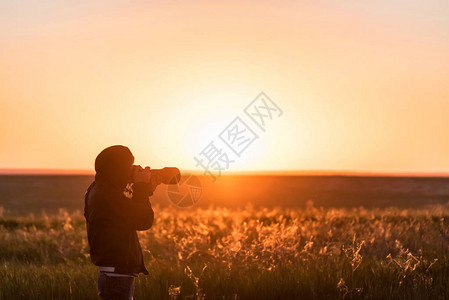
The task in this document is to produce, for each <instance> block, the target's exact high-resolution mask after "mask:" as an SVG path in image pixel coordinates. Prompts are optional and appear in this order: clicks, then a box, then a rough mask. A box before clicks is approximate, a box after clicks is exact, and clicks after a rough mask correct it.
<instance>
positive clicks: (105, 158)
mask: <svg viewBox="0 0 449 300" xmlns="http://www.w3.org/2000/svg"><path fill="white" fill-rule="evenodd" d="M133 163H134V156H133V154H132V153H131V150H129V148H128V147H125V146H121V145H115V146H111V147H108V148H106V149H104V150H103V151H101V152H100V154H98V156H97V158H96V159H95V172H96V174H95V181H96V182H99V183H100V182H101V183H106V184H111V185H112V186H114V187H115V188H117V189H120V190H123V189H124V188H125V187H126V185H127V184H128V182H129V180H130V175H131V166H132V165H133Z"/></svg>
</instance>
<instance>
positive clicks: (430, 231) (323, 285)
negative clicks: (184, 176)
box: [0, 205, 449, 299]
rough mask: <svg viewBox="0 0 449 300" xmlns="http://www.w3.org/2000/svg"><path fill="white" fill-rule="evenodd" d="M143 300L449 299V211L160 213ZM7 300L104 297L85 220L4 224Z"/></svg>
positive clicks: (68, 217)
mask: <svg viewBox="0 0 449 300" xmlns="http://www.w3.org/2000/svg"><path fill="white" fill-rule="evenodd" d="M155 214H156V222H155V224H154V226H153V228H152V229H150V230H149V231H146V232H140V233H139V237H140V240H141V244H142V248H143V249H144V259H145V263H146V266H147V268H148V270H149V272H150V274H149V275H147V276H144V275H141V276H140V277H139V278H137V279H136V287H135V293H134V298H135V299H185V298H187V299H447V298H449V251H448V250H449V208H447V207H444V206H438V207H433V208H422V209H369V210H367V209H363V208H358V209H318V208H315V207H313V206H312V205H309V206H308V207H307V208H305V209H264V208H260V209H255V208H253V207H250V206H248V207H246V208H245V209H226V208H218V207H215V208H209V209H186V210H174V209H173V208H170V207H164V208H162V207H158V206H156V207H155ZM0 231H1V235H0V278H1V280H0V298H1V299H97V295H96V276H97V274H98V273H97V270H96V268H95V267H94V266H93V265H92V263H91V262H90V258H89V254H88V253H89V249H88V245H87V240H86V232H85V223H84V219H83V217H82V215H81V214H80V213H79V212H77V213H71V214H69V213H67V212H64V211H61V212H60V213H59V214H56V215H51V216H46V215H42V216H33V215H29V216H7V215H3V216H0Z"/></svg>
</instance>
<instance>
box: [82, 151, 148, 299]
mask: <svg viewBox="0 0 449 300" xmlns="http://www.w3.org/2000/svg"><path fill="white" fill-rule="evenodd" d="M133 163H134V156H133V154H132V153H131V151H130V150H129V149H128V148H127V147H125V146H120V145H116V146H111V147H108V148H106V149H104V150H103V151H101V153H100V154H99V155H98V156H97V158H96V159H95V171H96V174H95V181H94V182H92V184H91V185H90V186H89V188H88V190H87V192H86V194H85V198H84V201H85V206H84V216H85V218H86V225H87V236H88V241H89V247H90V257H91V260H92V262H93V263H94V264H95V265H97V266H98V267H99V275H98V281H97V287H98V294H99V295H100V297H101V298H103V299H132V294H133V284H134V277H136V276H138V274H139V273H144V274H148V271H147V269H146V268H145V265H144V261H143V256H142V250H141V247H140V243H139V239H138V237H137V232H136V231H139V230H148V229H149V228H150V227H151V226H152V224H153V220H154V212H153V209H152V207H151V203H150V201H149V197H150V196H151V195H153V191H154V188H155V186H153V185H151V184H149V183H148V182H144V181H142V182H135V183H133V185H132V198H130V199H129V198H127V197H126V196H125V194H124V191H125V188H126V187H127V185H128V183H130V181H131V174H132V172H133V168H132V166H133ZM136 181H138V180H136Z"/></svg>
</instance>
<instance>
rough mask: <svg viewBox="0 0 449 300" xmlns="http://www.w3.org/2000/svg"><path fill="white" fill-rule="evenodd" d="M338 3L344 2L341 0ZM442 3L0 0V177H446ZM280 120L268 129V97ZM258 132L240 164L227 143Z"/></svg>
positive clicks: (446, 52) (447, 58)
mask: <svg viewBox="0 0 449 300" xmlns="http://www.w3.org/2000/svg"><path fill="white" fill-rule="evenodd" d="M334 2H335V3H334ZM448 15H449V2H447V1H376V2H375V3H374V1H146V2H133V3H131V2H129V1H46V0H44V1H0V65H1V68H0V104H1V110H0V143H1V147H0V168H3V169H14V168H21V169H23V168H25V169H34V168H38V169H42V168H45V169H60V170H64V169H76V170H92V169H93V165H94V160H95V157H96V155H97V154H98V153H99V152H100V151H101V150H102V149H104V148H105V147H107V146H110V145H115V144H121V145H126V146H128V147H129V148H130V149H131V151H132V152H133V153H134V156H135V158H136V163H137V164H141V165H149V166H151V167H153V168H158V167H163V166H177V167H179V168H180V169H186V170H187V169H188V170H201V166H200V165H198V164H197V162H196V160H195V159H194V158H195V157H197V158H198V157H200V156H201V155H202V154H201V153H203V154H204V153H205V152H204V151H203V150H205V149H206V148H207V146H208V145H209V144H210V142H214V145H215V146H217V147H218V148H217V149H220V150H221V152H220V153H227V155H228V158H229V160H232V162H231V163H230V164H229V165H228V169H226V171H229V172H238V171H249V172H251V171H270V170H281V171H292V170H318V171H320V170H335V171H341V172H345V171H346V172H348V171H355V172H386V173H439V172H443V173H445V172H449V134H448V132H449V120H448V116H449V84H448V82H449V18H448V17H447V16H448ZM262 91H263V92H264V93H265V94H266V95H267V96H268V97H269V98H270V99H272V101H273V102H274V103H275V104H276V105H277V106H278V107H279V108H280V109H281V110H282V115H280V116H278V114H276V117H273V119H272V120H269V122H268V119H267V124H266V129H265V131H262V130H260V128H258V127H257V125H256V124H255V122H253V121H252V120H250V119H249V118H248V116H247V115H246V114H245V113H244V108H245V107H246V106H247V105H249V104H250V103H251V102H252V101H253V100H254V99H255V98H256V96H257V95H259V93H260V92H262ZM236 117H240V118H241V120H242V121H244V122H245V124H246V125H247V126H248V127H250V128H252V129H253V131H254V133H255V134H256V135H257V136H258V138H257V139H255V140H254V142H252V143H251V144H250V145H249V146H248V147H247V148H246V149H245V150H244V152H242V153H241V154H240V156H236V155H235V153H234V152H232V151H230V150H229V147H227V145H226V144H224V143H223V141H222V140H220V139H219V134H220V133H221V132H222V131H223V130H224V129H225V128H228V125H230V124H231V122H232V121H233V120H234V119H235V118H236Z"/></svg>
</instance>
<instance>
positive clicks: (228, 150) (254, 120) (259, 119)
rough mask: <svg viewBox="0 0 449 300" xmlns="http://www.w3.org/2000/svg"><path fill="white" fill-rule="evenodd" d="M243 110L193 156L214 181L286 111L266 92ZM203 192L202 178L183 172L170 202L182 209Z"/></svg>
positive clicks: (170, 192)
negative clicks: (240, 114) (241, 113)
mask: <svg viewBox="0 0 449 300" xmlns="http://www.w3.org/2000/svg"><path fill="white" fill-rule="evenodd" d="M243 112H244V114H243V115H242V116H236V117H235V118H234V119H233V120H232V121H231V122H230V123H229V124H228V125H227V126H226V127H224V128H223V130H222V131H221V132H220V133H219V134H218V135H217V139H212V140H211V141H210V142H209V143H208V144H207V145H206V146H205V147H204V148H203V149H202V150H201V151H200V152H199V153H198V155H197V156H194V158H193V159H194V160H195V162H196V167H201V169H202V170H203V175H208V176H209V177H210V178H211V179H212V182H215V181H216V180H217V177H219V176H221V174H222V172H223V171H227V170H229V168H230V166H231V164H233V163H235V162H236V160H237V159H239V158H241V157H242V155H243V153H244V152H245V151H246V150H247V149H249V148H250V147H251V145H252V144H253V143H254V142H255V141H256V140H257V139H259V138H260V134H263V133H265V132H266V128H267V126H268V124H269V123H270V122H271V121H272V120H273V119H274V118H279V117H280V116H282V114H283V111H282V110H281V108H280V107H279V106H278V105H277V104H276V103H275V102H274V101H273V100H272V99H271V98H269V97H268V96H267V95H266V94H265V93H264V92H261V93H260V94H259V95H257V97H256V98H255V99H254V100H253V101H251V102H250V103H249V104H248V105H247V106H246V107H245V108H244V109H243ZM248 121H249V122H248ZM201 194H202V186H201V181H200V180H199V178H198V177H197V176H195V175H192V174H182V177H181V180H180V182H178V183H177V184H170V185H168V188H167V195H168V198H169V200H170V202H171V203H172V204H173V205H175V206H177V207H182V208H186V207H191V206H193V205H195V204H196V203H197V202H198V201H199V199H200V197H201Z"/></svg>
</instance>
